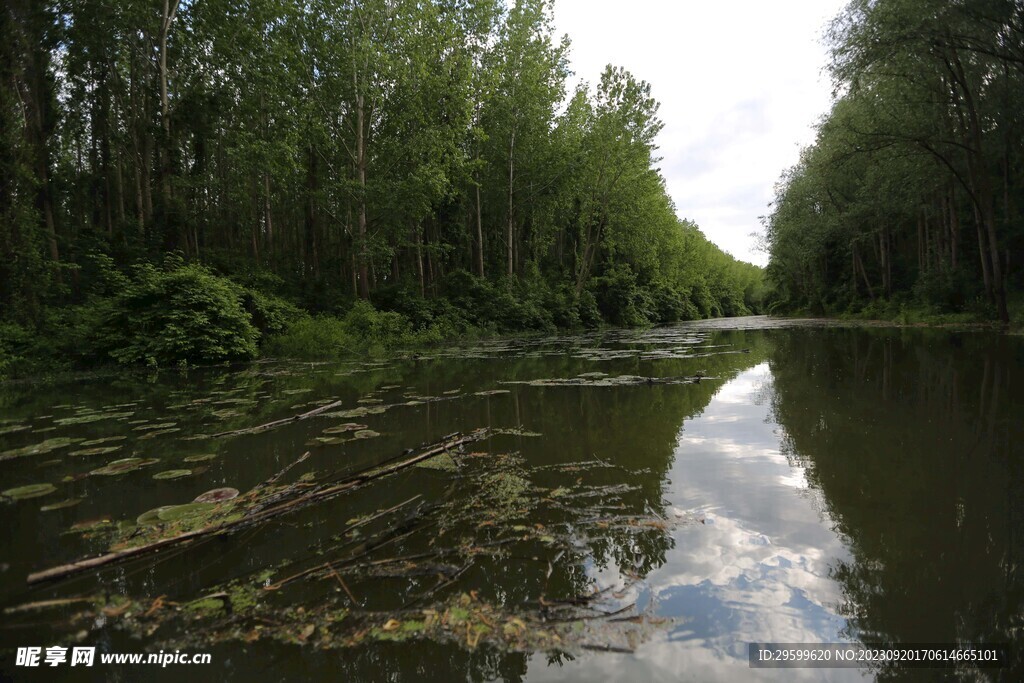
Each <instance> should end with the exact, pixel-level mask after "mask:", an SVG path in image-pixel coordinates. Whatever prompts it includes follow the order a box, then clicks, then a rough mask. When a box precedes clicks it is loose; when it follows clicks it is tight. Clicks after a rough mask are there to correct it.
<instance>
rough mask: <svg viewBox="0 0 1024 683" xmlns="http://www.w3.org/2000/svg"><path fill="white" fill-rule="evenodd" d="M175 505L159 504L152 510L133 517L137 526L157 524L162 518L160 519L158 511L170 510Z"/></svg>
mask: <svg viewBox="0 0 1024 683" xmlns="http://www.w3.org/2000/svg"><path fill="white" fill-rule="evenodd" d="M173 507H175V506H174V505H161V506H160V507H158V508H154V509H153V510H147V511H146V512H143V513H142V514H141V515H139V516H138V517H136V518H135V523H136V524H138V525H139V526H148V525H150V524H159V523H160V522H161V521H162V520H161V519H160V513H161V512H164V511H165V510H170V509H171V508H173Z"/></svg>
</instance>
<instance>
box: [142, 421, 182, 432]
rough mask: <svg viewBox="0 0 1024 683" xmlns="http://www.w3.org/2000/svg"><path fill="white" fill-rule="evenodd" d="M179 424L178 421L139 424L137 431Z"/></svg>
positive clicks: (165, 427)
mask: <svg viewBox="0 0 1024 683" xmlns="http://www.w3.org/2000/svg"><path fill="white" fill-rule="evenodd" d="M177 424H178V423H177V422H158V423H156V424H144V425H139V426H138V427H136V428H135V431H136V432H145V431H149V430H151V429H167V428H169V427H176V426H177Z"/></svg>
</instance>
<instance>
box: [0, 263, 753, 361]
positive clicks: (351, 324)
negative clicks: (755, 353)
mask: <svg viewBox="0 0 1024 683" xmlns="http://www.w3.org/2000/svg"><path fill="white" fill-rule="evenodd" d="M87 264H88V265H87V268H85V269H83V270H85V271H87V272H84V273H83V275H85V276H87V278H88V279H87V281H88V283H89V284H88V286H87V287H85V288H82V290H81V294H80V296H79V298H78V300H76V301H72V302H69V303H67V304H66V305H63V306H53V307H48V308H47V309H45V311H43V313H42V314H41V315H40V316H39V317H38V319H37V321H36V322H34V323H20V324H19V323H16V322H10V321H8V322H0V378H19V377H33V376H38V375H40V374H45V373H51V372H55V371H57V372H59V371H67V370H79V369H91V368H97V367H104V366H117V365H121V366H146V367H154V368H167V367H184V366H193V365H205V364H212V363H222V362H232V361H248V360H253V359H255V358H258V357H260V356H273V357H291V358H303V359H329V358H339V357H345V356H352V355H367V354H369V355H379V354H383V353H387V352H389V351H392V350H394V349H396V348H405V347H414V346H418V345H427V344H435V343H439V342H443V341H446V340H451V339H455V338H460V339H465V338H473V337H483V336H491V335H497V334H503V333H512V332H516V333H523V332H527V333H529V332H535V333H552V332H555V331H558V330H573V329H582V328H592V327H597V326H600V325H603V324H609V323H610V324H616V325H626V326H643V325H649V324H656V323H663V322H672V321H676V320H686V319H695V318H703V317H710V316H721V315H743V314H747V313H751V312H756V309H757V306H758V302H757V301H753V300H750V301H744V300H743V299H742V298H740V296H739V295H738V294H736V293H734V292H731V291H729V292H728V293H727V294H726V295H716V294H715V293H713V292H712V291H711V290H710V289H709V288H708V287H707V286H702V287H700V288H698V289H696V290H695V291H690V292H679V291H677V290H675V289H673V288H671V287H669V286H665V285H657V284H651V285H646V286H644V285H640V284H638V282H637V279H636V277H635V276H633V275H632V273H630V272H629V271H628V269H618V270H615V271H613V272H611V273H609V274H606V275H603V276H601V277H598V278H595V279H594V281H593V285H592V286H591V287H588V288H587V289H584V290H583V291H582V292H580V293H579V294H578V295H577V294H576V292H575V291H574V290H573V288H572V287H569V286H552V285H550V284H549V283H548V282H546V281H545V280H544V279H543V278H542V277H540V276H539V275H537V276H535V277H532V278H530V277H526V278H516V279H512V278H508V279H503V280H500V281H497V282H493V281H489V280H486V279H482V278H479V277H477V276H475V275H473V274H471V273H468V272H466V271H455V272H453V273H450V274H448V275H447V276H446V277H445V278H444V279H443V280H442V281H441V283H440V285H439V287H438V288H437V290H436V291H435V292H434V293H433V295H432V296H430V297H424V296H420V295H419V293H418V292H416V291H415V290H414V289H412V288H408V287H405V288H403V287H392V288H381V289H379V290H377V291H376V292H374V295H373V297H372V299H371V300H370V301H364V300H358V299H353V298H346V297H344V296H338V295H335V296H334V297H333V298H331V297H324V296H323V295H322V294H320V293H317V292H301V291H290V290H289V289H288V287H287V286H286V285H285V283H284V281H282V280H281V279H280V278H278V277H277V276H275V275H272V274H269V273H266V272H253V271H242V272H241V273H240V274H233V275H232V276H230V277H229V276H225V275H221V274H217V273H215V272H214V271H213V270H212V269H211V268H210V267H207V266H204V265H200V264H197V263H186V262H184V261H183V260H182V259H181V258H180V257H177V256H169V257H166V258H165V259H164V260H163V262H161V263H159V264H153V263H149V262H140V263H137V264H135V265H133V266H131V267H129V268H118V267H117V266H116V265H115V263H114V261H113V260H112V259H110V258H109V257H108V256H106V255H104V254H102V253H95V254H92V255H90V256H89V258H88V259H87ZM84 279H85V278H83V280H84Z"/></svg>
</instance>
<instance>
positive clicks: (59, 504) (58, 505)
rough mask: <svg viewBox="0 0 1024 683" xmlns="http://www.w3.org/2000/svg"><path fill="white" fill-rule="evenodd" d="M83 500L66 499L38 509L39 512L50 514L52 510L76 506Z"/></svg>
mask: <svg viewBox="0 0 1024 683" xmlns="http://www.w3.org/2000/svg"><path fill="white" fill-rule="evenodd" d="M83 500H84V499H83V498H67V499H65V500H61V501H58V502H56V503H50V504H49V505H44V506H42V507H41V508H39V511H40V512H50V511H52V510H63V509H65V508H70V507H74V506H76V505H78V504H79V503H81V502H82V501H83Z"/></svg>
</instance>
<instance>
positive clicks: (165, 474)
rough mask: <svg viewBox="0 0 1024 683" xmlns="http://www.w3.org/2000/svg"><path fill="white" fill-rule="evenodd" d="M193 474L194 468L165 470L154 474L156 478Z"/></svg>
mask: <svg viewBox="0 0 1024 683" xmlns="http://www.w3.org/2000/svg"><path fill="white" fill-rule="evenodd" d="M190 476H192V470H165V471H163V472H157V473H156V474H154V475H153V478H154V479H181V478H182V477H190Z"/></svg>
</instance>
